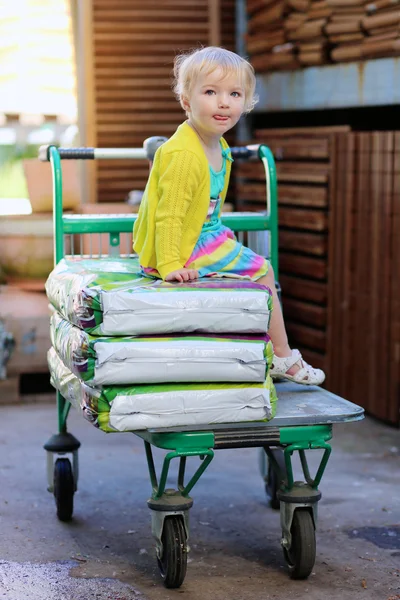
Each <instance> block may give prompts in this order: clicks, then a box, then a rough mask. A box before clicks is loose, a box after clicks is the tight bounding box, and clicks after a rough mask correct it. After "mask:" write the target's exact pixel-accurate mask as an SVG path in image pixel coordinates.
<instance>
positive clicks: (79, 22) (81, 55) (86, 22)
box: [70, 0, 97, 203]
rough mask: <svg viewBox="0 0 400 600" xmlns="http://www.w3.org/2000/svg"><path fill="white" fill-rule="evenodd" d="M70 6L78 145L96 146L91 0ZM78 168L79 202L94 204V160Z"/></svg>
mask: <svg viewBox="0 0 400 600" xmlns="http://www.w3.org/2000/svg"><path fill="white" fill-rule="evenodd" d="M70 7H71V18H72V23H73V37H74V48H75V65H76V80H77V97H78V128H79V143H80V145H81V146H93V147H96V145H97V140H96V137H97V136H96V121H95V115H96V110H95V96H94V49H93V18H92V12H93V5H92V0H85V2H81V1H80V0H70ZM79 166H80V170H79V175H80V189H81V198H82V202H83V203H88V202H90V203H93V202H97V166H96V161H81V163H80V165H79Z"/></svg>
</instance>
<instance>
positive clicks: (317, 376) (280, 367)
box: [270, 350, 325, 385]
mask: <svg viewBox="0 0 400 600" xmlns="http://www.w3.org/2000/svg"><path fill="white" fill-rule="evenodd" d="M296 363H299V364H301V365H302V367H301V368H300V369H299V370H298V371H296V373H294V375H290V374H289V373H288V371H289V369H290V368H291V367H293V366H294V365H295V364H296ZM270 375H271V377H272V378H273V379H289V381H294V382H295V383H301V384H302V385H321V383H323V381H325V373H324V372H323V371H321V369H313V367H312V366H311V365H309V364H307V363H306V361H305V360H304V359H303V357H302V356H301V354H300V352H299V351H298V350H292V354H291V356H285V357H283V358H281V357H279V356H276V355H274V358H273V361H272V366H271V370H270Z"/></svg>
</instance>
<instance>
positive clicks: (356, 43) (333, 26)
mask: <svg viewBox="0 0 400 600" xmlns="http://www.w3.org/2000/svg"><path fill="white" fill-rule="evenodd" d="M327 1H328V2H329V3H330V4H331V5H332V6H333V5H336V6H337V11H335V12H334V14H333V16H332V17H331V22H330V23H329V24H328V25H327V26H326V28H325V29H326V33H327V35H328V36H329V40H330V41H331V42H332V43H337V44H338V45H337V46H336V47H335V48H333V49H332V51H331V58H332V60H333V61H335V62H342V61H348V60H361V59H370V58H379V57H383V56H395V55H397V54H399V53H400V4H399V0H377V1H376V2H369V3H365V1H364V0H347V2H346V0H327ZM357 2H358V3H359V4H358V6H357ZM335 19H336V20H335Z"/></svg>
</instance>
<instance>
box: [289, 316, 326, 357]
mask: <svg viewBox="0 0 400 600" xmlns="http://www.w3.org/2000/svg"><path fill="white" fill-rule="evenodd" d="M286 330H287V333H288V337H289V344H290V345H291V347H292V348H293V347H300V348H301V349H303V348H309V349H310V350H314V351H315V350H319V351H320V352H325V350H326V336H325V332H324V331H322V330H318V329H313V328H312V327H308V326H307V325H302V324H299V323H294V322H292V321H286Z"/></svg>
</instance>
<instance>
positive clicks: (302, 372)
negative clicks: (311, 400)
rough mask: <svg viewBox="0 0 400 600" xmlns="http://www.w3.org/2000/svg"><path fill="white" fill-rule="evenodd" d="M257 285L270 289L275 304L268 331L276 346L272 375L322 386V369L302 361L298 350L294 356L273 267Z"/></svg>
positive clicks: (323, 375) (323, 376) (323, 377)
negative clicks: (314, 367)
mask: <svg viewBox="0 0 400 600" xmlns="http://www.w3.org/2000/svg"><path fill="white" fill-rule="evenodd" d="M257 283H261V284H263V285H266V286H268V287H269V288H270V290H271V291H272V297H273V302H274V304H273V310H272V315H271V321H270V326H269V331H268V334H269V336H270V338H271V340H272V344H273V346H274V356H275V359H274V364H273V368H272V371H271V374H272V375H275V376H279V375H282V376H285V375H286V376H289V377H288V378H290V379H294V380H295V381H297V382H298V383H303V384H306V385H310V384H316V385H319V384H321V383H322V382H323V381H324V379H325V374H324V372H323V371H321V370H320V369H313V368H312V367H311V366H310V365H308V364H307V363H306V362H305V361H304V360H303V359H302V357H301V354H300V353H299V352H298V350H295V351H294V352H293V355H292V349H291V348H290V346H289V342H288V337H287V334H286V327H285V322H284V320H283V314H282V308H281V304H280V302H279V298H278V294H277V291H276V286H275V274H274V271H273V269H272V266H270V268H269V270H268V273H267V274H266V275H264V277H261V278H260V279H258V280H257ZM296 358H297V360H296ZM277 359H281V360H277ZM285 359H287V360H285Z"/></svg>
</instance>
